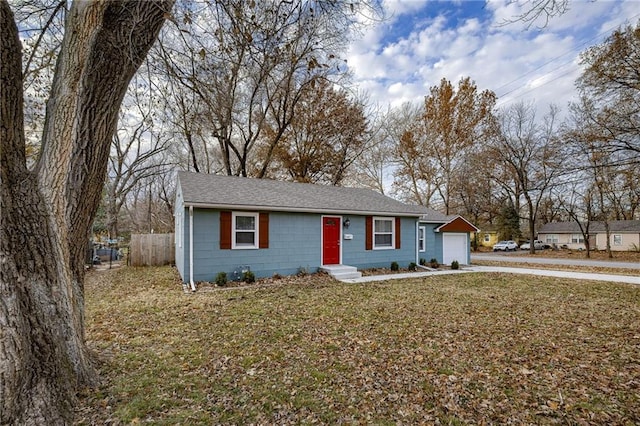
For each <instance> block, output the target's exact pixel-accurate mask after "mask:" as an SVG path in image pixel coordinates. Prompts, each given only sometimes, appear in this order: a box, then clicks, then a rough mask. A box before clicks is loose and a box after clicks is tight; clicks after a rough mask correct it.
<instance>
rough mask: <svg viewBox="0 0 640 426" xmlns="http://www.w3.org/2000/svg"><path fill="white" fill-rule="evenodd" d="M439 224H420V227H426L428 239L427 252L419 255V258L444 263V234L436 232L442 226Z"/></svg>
mask: <svg viewBox="0 0 640 426" xmlns="http://www.w3.org/2000/svg"><path fill="white" fill-rule="evenodd" d="M440 225H441V224H439V223H425V222H420V226H424V227H425V228H426V229H425V238H426V245H427V247H426V251H424V252H422V253H419V256H420V257H421V258H423V259H425V260H426V261H427V262H429V261H430V260H431V259H437V260H438V262H439V263H442V259H443V256H442V254H443V253H442V233H440V232H435V229H436V228H437V227H438V226H440Z"/></svg>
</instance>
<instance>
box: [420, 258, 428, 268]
mask: <svg viewBox="0 0 640 426" xmlns="http://www.w3.org/2000/svg"><path fill="white" fill-rule="evenodd" d="M420 265H421V266H427V259H425V258H424V257H421V258H420Z"/></svg>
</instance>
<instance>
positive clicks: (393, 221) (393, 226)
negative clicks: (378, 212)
mask: <svg viewBox="0 0 640 426" xmlns="http://www.w3.org/2000/svg"><path fill="white" fill-rule="evenodd" d="M376 220H385V221H390V222H391V246H382V247H378V246H376ZM371 226H372V227H373V229H372V230H371V235H372V239H373V249H374V250H394V249H395V248H396V219H395V217H383V216H374V217H373V221H372V223H371ZM378 234H380V235H385V234H388V233H387V232H379V233H378Z"/></svg>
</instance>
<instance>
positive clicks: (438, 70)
mask: <svg viewBox="0 0 640 426" xmlns="http://www.w3.org/2000/svg"><path fill="white" fill-rule="evenodd" d="M438 5H440V7H442V5H445V6H448V7H449V8H450V9H451V11H447V10H444V11H443V12H442V13H441V14H439V15H434V14H429V12H430V10H431V8H432V5H430V4H429V3H428V2H424V1H385V2H383V6H384V7H385V8H386V10H387V12H388V13H389V15H390V16H391V19H390V20H389V21H386V22H384V23H382V24H379V25H377V26H375V27H372V28H369V29H368V30H367V32H366V33H365V34H364V38H363V39H361V40H360V41H357V42H354V43H353V44H352V45H351V48H350V51H349V53H348V60H349V62H348V63H349V67H350V70H351V71H352V72H353V75H354V78H355V79H356V82H357V83H358V84H359V85H360V88H361V90H364V91H366V92H368V93H369V94H370V96H371V99H372V100H374V101H377V102H379V103H380V104H390V105H392V106H396V105H400V104H401V103H403V102H405V101H421V99H423V98H424V96H425V95H427V94H428V92H429V88H430V87H431V86H434V85H438V84H439V81H440V79H442V78H446V79H448V80H450V81H451V82H453V83H454V84H455V83H457V82H458V80H459V79H460V78H462V77H466V76H469V77H471V78H472V79H473V80H475V81H476V84H477V85H478V88H479V89H481V90H484V89H490V90H493V91H495V92H496V93H497V94H498V95H499V96H502V98H501V99H499V104H500V105H503V106H504V105H508V104H509V103H511V102H514V101H519V100H525V101H528V100H535V101H536V102H537V104H538V105H539V109H540V111H542V110H545V109H546V108H547V105H548V104H549V103H555V104H557V105H559V106H561V107H562V108H565V107H566V105H567V102H568V101H569V100H570V99H572V96H573V95H574V93H575V89H574V81H575V79H576V78H577V77H578V76H579V75H580V68H579V66H578V64H577V57H578V55H579V53H580V52H581V51H583V50H585V49H586V48H587V47H589V46H590V45H593V44H595V43H598V42H601V41H602V40H603V39H604V37H605V36H606V35H607V34H608V33H610V32H611V31H612V30H613V29H615V28H617V27H618V26H619V25H620V24H624V23H625V20H626V19H629V18H631V19H632V20H631V22H630V23H631V24H634V25H635V23H636V21H637V19H638V16H640V14H639V13H638V12H640V11H639V10H638V7H637V3H635V1H634V0H628V1H624V2H611V1H599V2H579V1H575V2H573V3H571V9H570V10H569V11H568V12H567V13H565V14H564V15H562V16H560V17H557V18H553V19H552V20H551V21H549V23H548V25H547V27H546V28H543V29H537V28H535V26H534V27H532V29H530V30H528V31H527V30H526V24H524V23H522V22H515V23H512V24H508V25H499V24H502V23H504V22H505V21H507V20H512V19H513V17H514V16H518V15H520V14H522V13H523V10H524V9H523V6H522V5H521V4H520V3H514V2H511V1H510V0H491V1H488V2H487V3H486V4H485V7H484V8H477V7H475V8H474V7H471V9H475V10H478V12H477V15H478V16H469V14H468V13H467V14H466V15H464V14H463V15H456V14H455V13H456V12H459V11H460V9H459V8H469V7H470V6H477V4H475V5H474V4H472V3H471V2H458V3H454V2H451V3H442V2H441V3H438ZM454 16H455V17H454ZM407 25H412V26H413V27H411V28H409V29H407V28H402V26H405V27H406V26H407ZM399 26H400V28H399ZM603 31H605V32H603Z"/></svg>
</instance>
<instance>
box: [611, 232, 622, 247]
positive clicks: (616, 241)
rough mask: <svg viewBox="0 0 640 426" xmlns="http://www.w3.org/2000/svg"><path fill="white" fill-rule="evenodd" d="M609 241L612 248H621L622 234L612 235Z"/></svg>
mask: <svg viewBox="0 0 640 426" xmlns="http://www.w3.org/2000/svg"><path fill="white" fill-rule="evenodd" d="M611 239H612V240H613V245H614V246H621V245H622V234H613V236H612V237H611Z"/></svg>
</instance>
